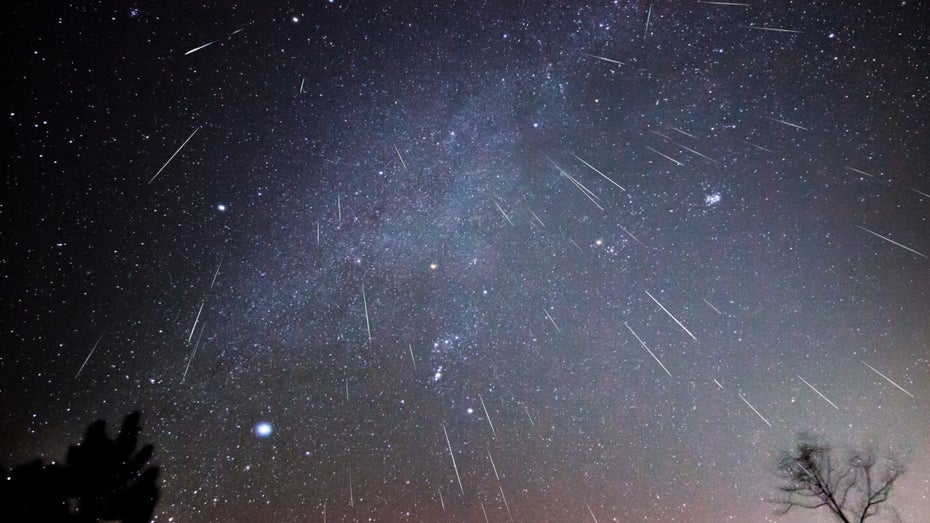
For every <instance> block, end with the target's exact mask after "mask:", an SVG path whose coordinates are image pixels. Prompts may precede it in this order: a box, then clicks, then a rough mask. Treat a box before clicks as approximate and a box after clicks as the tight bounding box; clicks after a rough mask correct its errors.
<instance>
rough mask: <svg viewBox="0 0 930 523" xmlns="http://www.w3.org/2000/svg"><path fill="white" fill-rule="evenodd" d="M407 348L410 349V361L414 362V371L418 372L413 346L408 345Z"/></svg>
mask: <svg viewBox="0 0 930 523" xmlns="http://www.w3.org/2000/svg"><path fill="white" fill-rule="evenodd" d="M407 348H408V349H410V361H412V362H413V370H417V360H416V358H414V357H413V345H410V344H409V343H408V344H407Z"/></svg>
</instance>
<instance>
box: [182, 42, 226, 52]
mask: <svg viewBox="0 0 930 523" xmlns="http://www.w3.org/2000/svg"><path fill="white" fill-rule="evenodd" d="M218 41H219V40H214V41H212V42H207V43H205V44H203V45H201V46H198V47H195V48H193V49H191V50H190V51H188V52H186V53H184V56H187V55H189V54H193V53H196V52H197V51H199V50H201V49H203V48H205V47H209V46H211V45H213V44H215V43H217V42H218Z"/></svg>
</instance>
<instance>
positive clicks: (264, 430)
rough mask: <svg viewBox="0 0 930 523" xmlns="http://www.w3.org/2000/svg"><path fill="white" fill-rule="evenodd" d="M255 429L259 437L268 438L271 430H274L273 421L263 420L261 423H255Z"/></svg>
mask: <svg viewBox="0 0 930 523" xmlns="http://www.w3.org/2000/svg"><path fill="white" fill-rule="evenodd" d="M254 430H255V435H256V436H258V437H259V438H267V437H268V436H270V435H271V431H272V428H271V423H268V422H267V421H263V422H261V423H259V424H258V425H255V429H254Z"/></svg>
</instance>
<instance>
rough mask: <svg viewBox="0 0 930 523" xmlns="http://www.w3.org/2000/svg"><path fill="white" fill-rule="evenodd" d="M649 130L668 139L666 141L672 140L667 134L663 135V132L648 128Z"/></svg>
mask: <svg viewBox="0 0 930 523" xmlns="http://www.w3.org/2000/svg"><path fill="white" fill-rule="evenodd" d="M649 132H650V133H652V134H654V135H656V136H661V137H662V138H665V139H666V140H668V141H672V139H671V137H669V136H667V135H664V134H662V133H660V132H659V131H653V130H651V129H650V130H649Z"/></svg>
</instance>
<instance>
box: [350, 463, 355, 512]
mask: <svg viewBox="0 0 930 523" xmlns="http://www.w3.org/2000/svg"><path fill="white" fill-rule="evenodd" d="M349 506H350V507H354V506H355V493H354V492H353V491H352V471H349Z"/></svg>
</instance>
